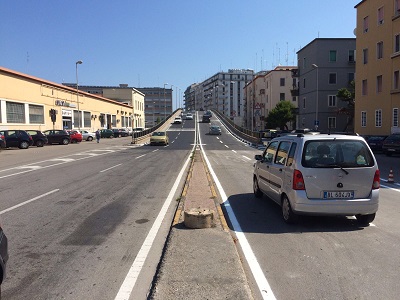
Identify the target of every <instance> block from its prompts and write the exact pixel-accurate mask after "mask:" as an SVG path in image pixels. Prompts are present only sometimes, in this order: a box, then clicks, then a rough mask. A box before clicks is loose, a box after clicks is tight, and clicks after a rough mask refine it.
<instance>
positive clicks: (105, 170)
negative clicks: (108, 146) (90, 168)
mask: <svg viewBox="0 0 400 300" xmlns="http://www.w3.org/2000/svg"><path fill="white" fill-rule="evenodd" d="M120 165H122V164H118V165H115V166H113V167H110V168H107V169H104V170H103V171H100V173H103V172H107V171H109V170H111V169H114V168H116V167H118V166H120Z"/></svg>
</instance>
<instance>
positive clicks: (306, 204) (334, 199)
mask: <svg viewBox="0 0 400 300" xmlns="http://www.w3.org/2000/svg"><path fill="white" fill-rule="evenodd" d="M255 159H256V162H255V164H254V174H253V190H254V195H255V196H256V197H259V198H260V197H262V195H263V194H265V195H267V196H268V198H270V199H272V200H273V201H275V202H277V203H278V204H279V205H281V207H282V215H283V219H284V221H285V222H287V223H293V222H295V221H297V219H298V215H302V214H309V215H343V216H355V217H356V218H357V221H358V222H359V224H360V225H362V226H367V225H368V224H369V223H370V222H372V221H373V220H374V218H375V214H376V212H377V210H378V203H379V187H380V174H379V169H378V164H377V162H376V159H375V157H374V155H373V153H372V151H371V149H370V148H369V146H368V145H367V143H366V142H365V140H364V139H363V138H362V137H360V136H350V135H340V134H316V135H308V134H297V135H287V136H283V137H278V138H274V139H272V140H271V142H270V143H269V144H268V146H267V148H266V149H265V150H264V152H263V154H262V155H256V156H255Z"/></svg>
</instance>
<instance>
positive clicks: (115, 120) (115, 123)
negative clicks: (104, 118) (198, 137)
mask: <svg viewBox="0 0 400 300" xmlns="http://www.w3.org/2000/svg"><path fill="white" fill-rule="evenodd" d="M111 126H112V127H115V126H117V116H116V115H112V116H111Z"/></svg>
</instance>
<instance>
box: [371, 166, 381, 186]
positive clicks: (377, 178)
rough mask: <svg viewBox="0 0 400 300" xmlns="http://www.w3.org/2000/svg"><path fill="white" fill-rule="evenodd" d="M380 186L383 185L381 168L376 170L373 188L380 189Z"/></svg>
mask: <svg viewBox="0 0 400 300" xmlns="http://www.w3.org/2000/svg"><path fill="white" fill-rule="evenodd" d="M380 186H381V174H380V172H379V170H376V171H375V175H374V181H373V182H372V189H373V190H376V189H379V188H380Z"/></svg>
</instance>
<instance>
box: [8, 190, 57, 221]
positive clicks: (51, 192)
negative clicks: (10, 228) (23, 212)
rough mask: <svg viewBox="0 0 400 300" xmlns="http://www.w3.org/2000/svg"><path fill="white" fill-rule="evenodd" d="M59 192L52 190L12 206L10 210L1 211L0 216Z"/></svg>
mask: <svg viewBox="0 0 400 300" xmlns="http://www.w3.org/2000/svg"><path fill="white" fill-rule="evenodd" d="M59 190H60V189H55V190H52V191H50V192H47V193H45V194H42V195H40V196H37V197H35V198H32V199H31V200H27V201H25V202H22V203H20V204H17V205H14V206H12V207H10V208H7V209H5V210H2V211H0V215H2V214H4V213H6V212H8V211H11V210H13V209H16V208H18V207H20V206H22V205H25V204H28V203H30V202H33V201H36V200H38V199H40V198H43V197H45V196H47V195H50V194H53V193H55V192H58V191H59Z"/></svg>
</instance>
